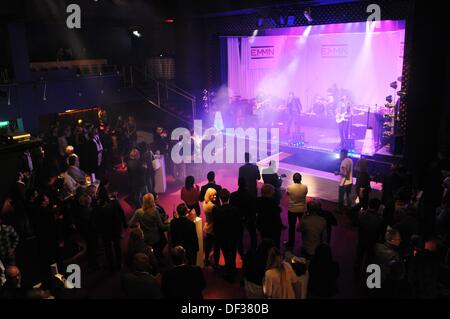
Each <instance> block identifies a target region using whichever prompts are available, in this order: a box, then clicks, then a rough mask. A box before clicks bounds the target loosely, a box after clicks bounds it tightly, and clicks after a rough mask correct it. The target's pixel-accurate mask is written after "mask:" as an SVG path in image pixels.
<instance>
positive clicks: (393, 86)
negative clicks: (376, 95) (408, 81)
mask: <svg viewBox="0 0 450 319" xmlns="http://www.w3.org/2000/svg"><path fill="white" fill-rule="evenodd" d="M389 86H390V87H391V88H393V89H394V90H397V88H398V86H397V81H394V82H392V83H391V84H390V85H389Z"/></svg>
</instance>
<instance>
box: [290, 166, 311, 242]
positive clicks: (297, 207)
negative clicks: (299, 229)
mask: <svg viewBox="0 0 450 319" xmlns="http://www.w3.org/2000/svg"><path fill="white" fill-rule="evenodd" d="M293 181H294V184H292V185H289V186H288V188H287V196H288V197H289V205H288V222H289V239H288V241H287V242H286V243H285V245H286V249H289V250H291V251H292V250H293V249H294V245H295V225H296V223H297V219H298V221H299V222H301V218H302V217H303V214H304V213H305V212H306V195H307V194H308V186H306V185H304V184H302V175H301V174H300V173H295V174H294V176H293Z"/></svg>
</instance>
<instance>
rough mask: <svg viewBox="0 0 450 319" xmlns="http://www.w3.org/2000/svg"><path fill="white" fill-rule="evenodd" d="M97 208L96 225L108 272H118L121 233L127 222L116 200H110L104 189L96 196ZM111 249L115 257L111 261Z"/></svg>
mask: <svg viewBox="0 0 450 319" xmlns="http://www.w3.org/2000/svg"><path fill="white" fill-rule="evenodd" d="M98 197H99V200H98V207H97V208H96V210H97V213H96V217H95V218H96V223H95V224H96V225H97V227H98V231H99V233H100V235H101V237H102V241H103V245H104V247H105V254H106V259H107V260H108V263H109V267H110V270H119V269H120V268H121V267H122V250H121V247H120V239H121V237H122V231H123V229H124V228H126V227H127V221H126V219H125V214H124V212H123V209H122V207H121V206H120V203H119V201H118V200H117V199H110V197H109V194H108V192H107V190H106V188H100V189H99V194H98ZM112 247H114V253H115V257H116V264H115V265H114V261H113V252H112Z"/></svg>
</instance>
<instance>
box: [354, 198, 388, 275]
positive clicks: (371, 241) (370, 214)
mask: <svg viewBox="0 0 450 319" xmlns="http://www.w3.org/2000/svg"><path fill="white" fill-rule="evenodd" d="M380 205H381V201H380V200H379V199H377V198H372V199H371V200H370V201H369V209H368V210H365V211H363V212H362V213H361V215H360V216H359V218H358V245H357V248H356V260H355V268H354V270H355V274H356V275H358V274H360V271H361V266H362V263H363V260H364V258H366V262H367V263H370V259H372V258H373V254H374V247H375V244H376V243H377V241H378V240H380V239H381V234H382V231H383V225H384V224H383V222H384V221H383V216H382V215H381V214H380V213H379V209H380Z"/></svg>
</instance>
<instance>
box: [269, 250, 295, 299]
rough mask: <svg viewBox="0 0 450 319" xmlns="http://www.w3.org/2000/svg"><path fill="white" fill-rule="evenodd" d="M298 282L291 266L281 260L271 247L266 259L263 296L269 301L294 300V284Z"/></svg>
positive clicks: (278, 252) (279, 255)
mask: <svg viewBox="0 0 450 319" xmlns="http://www.w3.org/2000/svg"><path fill="white" fill-rule="evenodd" d="M298 281H299V279H298V277H297V275H296V274H295V272H294V270H293V269H292V267H291V265H289V264H288V263H287V262H285V261H283V260H282V258H281V253H280V250H279V249H278V248H276V247H273V248H272V249H271V250H270V251H269V257H268V258H267V267H266V274H265V277H264V284H263V291H264V295H265V296H266V297H267V298H270V299H295V297H296V296H295V289H294V284H298Z"/></svg>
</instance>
